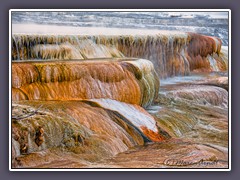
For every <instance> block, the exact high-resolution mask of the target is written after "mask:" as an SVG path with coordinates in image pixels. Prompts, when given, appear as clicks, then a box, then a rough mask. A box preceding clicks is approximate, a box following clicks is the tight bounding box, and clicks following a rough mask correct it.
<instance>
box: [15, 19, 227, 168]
mask: <svg viewBox="0 0 240 180" xmlns="http://www.w3.org/2000/svg"><path fill="white" fill-rule="evenodd" d="M142 22H145V23H146V21H142ZM14 26H17V27H21V25H14ZM34 26H39V25H33V27H34ZM42 26H44V25H42ZM24 27H25V26H24ZM52 27H53V28H52V31H54V32H55V31H56V32H60V30H58V29H56V27H55V26H52ZM71 28H72V29H71ZM71 28H70V29H71V31H67V30H69V28H68V27H64V26H63V27H62V28H61V29H62V32H63V33H62V32H61V33H53V34H52V33H50V32H48V33H44V34H43V33H41V31H39V33H37V34H36V33H32V32H27V33H22V32H20V33H18V32H15V31H13V34H12V49H11V50H12V67H11V69H12V71H11V72H12V81H11V83H12V94H11V95H12V157H11V158H12V167H13V168H22V167H24V168H59V167H60V168H65V167H66V168H69V167H72V168H93V167H101V168H111V167H113V168H136V167H140V168H150V167H154V168H166V167H168V168H169V167H177V168H178V167H182V166H183V167H197V168H198V167H200V168H202V167H204V165H203V164H201V163H203V162H210V163H212V162H216V164H211V165H208V166H207V167H210V168H211V167H219V168H222V167H224V168H226V167H227V166H228V165H227V164H228V163H227V162H228V157H227V153H228V148H227V147H228V117H227V116H228V78H227V77H226V74H224V73H226V71H227V70H228V54H227V53H228V50H227V49H226V47H225V46H222V41H221V39H220V38H217V37H212V36H207V35H200V34H197V33H191V32H177V31H160V30H144V29H142V30H141V31H138V30H136V29H121V31H116V29H114V28H99V27H98V28H90V27H71ZM26 31H31V29H30V30H29V29H27V30H26ZM208 35H209V34H208ZM225 41H226V40H225V39H224V43H225V45H226V42H225ZM213 72H214V73H215V74H214V73H213ZM193 73H196V78H194V76H193ZM187 75H190V76H188V79H187V77H183V76H187ZM175 76H181V77H175ZM176 78H178V80H177V81H176ZM184 78H185V80H186V81H184ZM160 79H161V81H162V82H163V83H161V85H160ZM175 160H179V162H175ZM182 162H186V163H187V164H186V163H182Z"/></svg>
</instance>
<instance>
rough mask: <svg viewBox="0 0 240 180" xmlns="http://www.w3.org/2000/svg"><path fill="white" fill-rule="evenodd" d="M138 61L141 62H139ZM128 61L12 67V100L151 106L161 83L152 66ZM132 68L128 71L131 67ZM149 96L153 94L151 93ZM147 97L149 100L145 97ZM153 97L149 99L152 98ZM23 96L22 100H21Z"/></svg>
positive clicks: (19, 64)
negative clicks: (101, 100)
mask: <svg viewBox="0 0 240 180" xmlns="http://www.w3.org/2000/svg"><path fill="white" fill-rule="evenodd" d="M138 61H139V62H138ZM136 63H142V64H141V65H142V66H143V67H137V66H136V65H135V66H136V67H134V65H132V64H129V62H128V61H123V62H120V61H119V62H118V61H93V60H92V61H84V62H82V61H67V62H66V61H65V62H60V61H59V62H58V61H56V62H28V63H13V64H12V69H13V73H12V79H13V83H12V87H13V88H15V89H16V88H18V89H19V91H21V92H22V94H25V98H24V96H23V95H21V94H20V93H19V91H17V90H13V91H12V92H13V93H12V98H13V100H22V99H29V100H82V99H92V98H110V99H114V100H118V101H122V102H127V103H131V104H138V105H148V104H149V102H151V101H152V100H153V98H154V97H155V96H156V92H155V91H153V90H155V89H158V86H159V80H158V78H157V76H156V74H155V71H154V68H153V66H151V67H152V69H151V68H150V69H147V70H144V66H147V65H148V64H151V62H150V61H147V60H137V61H136ZM126 64H129V65H130V66H133V67H134V68H133V69H131V70H130V69H129V68H128V65H127V66H126ZM149 92H150V93H149ZM146 94H148V96H147V99H146V97H145V95H146ZM149 94H150V95H149ZM18 96H21V97H18Z"/></svg>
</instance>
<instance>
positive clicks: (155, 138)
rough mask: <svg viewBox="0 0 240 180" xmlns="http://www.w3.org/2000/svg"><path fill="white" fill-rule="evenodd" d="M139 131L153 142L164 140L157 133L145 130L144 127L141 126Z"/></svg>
mask: <svg viewBox="0 0 240 180" xmlns="http://www.w3.org/2000/svg"><path fill="white" fill-rule="evenodd" d="M141 130H142V131H143V134H145V135H146V136H147V137H148V138H149V139H151V140H152V141H153V142H161V141H163V140H164V139H165V138H164V137H163V136H162V135H161V134H159V132H154V131H152V130H151V129H148V128H146V127H145V126H142V127H141Z"/></svg>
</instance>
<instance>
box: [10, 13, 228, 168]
mask: <svg viewBox="0 0 240 180" xmlns="http://www.w3.org/2000/svg"><path fill="white" fill-rule="evenodd" d="M15 11H19V12H20V11H22V12H24V11H31V12H34V11H42V12H44V11H45V12H46V11H56V12H57V11H66V12H67V11H69V12H71V11H85V12H94V11H98V12H116V11H118V12H124V11H128V12H153V11H155V12H156V11H159V12H228V22H229V24H228V42H229V43H228V83H229V90H228V98H229V102H228V128H229V129H228V138H229V139H228V144H229V146H228V158H229V159H228V160H229V162H228V165H229V167H228V169H217V168H216V169H203V168H202V169H194V168H189V169H187V168H186V169H181V168H178V169H164V168H159V169H151V168H145V169H138V168H136V169H130V168H129V169H103V168H101V169H81V168H79V169H30V168H29V169H27V168H26V169H12V167H11V166H12V159H11V157H12V155H11V153H12V152H11V149H12V144H11V143H12V142H11V134H12V128H11V127H12V123H11V122H12V111H11V109H12V94H11V91H12V81H11V80H12V78H11V77H12V63H11V62H12V55H11V47H12V43H11V42H12V40H11V38H12V16H11V15H12V12H15ZM231 159H232V157H231V10H230V9H10V10H9V171H231Z"/></svg>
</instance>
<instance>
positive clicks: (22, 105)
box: [12, 99, 167, 166]
mask: <svg viewBox="0 0 240 180" xmlns="http://www.w3.org/2000/svg"><path fill="white" fill-rule="evenodd" d="M12 111H13V115H12V121H13V122H12V129H13V130H12V138H13V139H12V142H13V143H12V146H13V149H12V153H13V156H12V159H13V162H14V163H15V166H20V165H19V164H18V163H17V161H16V159H18V157H19V156H20V155H24V154H29V153H33V152H38V151H45V150H47V149H53V148H57V147H58V148H60V147H62V148H65V150H69V151H71V152H76V153H80V154H82V156H83V159H86V160H88V161H96V160H98V159H101V158H106V157H109V156H113V155H116V154H117V153H120V152H123V151H126V150H127V149H128V148H129V147H133V146H135V145H143V144H144V142H151V141H162V140H164V139H166V138H167V136H165V135H161V134H160V133H159V130H158V129H159V128H158V127H157V126H156V121H155V120H154V118H153V117H152V116H151V115H150V114H148V113H147V112H146V111H145V110H144V109H143V108H141V107H139V106H137V105H131V104H126V103H122V102H118V101H115V100H110V99H95V100H94V99H93V100H84V101H19V102H14V103H13V108H12ZM40 136H41V139H40V140H41V144H39V137H40ZM36 140H37V141H36ZM24 146H26V148H25V149H26V151H22V150H21V147H24ZM19 158H21V157H19ZM22 163H24V161H23V162H22ZM36 163H37V162H36ZM25 165H26V164H25Z"/></svg>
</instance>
